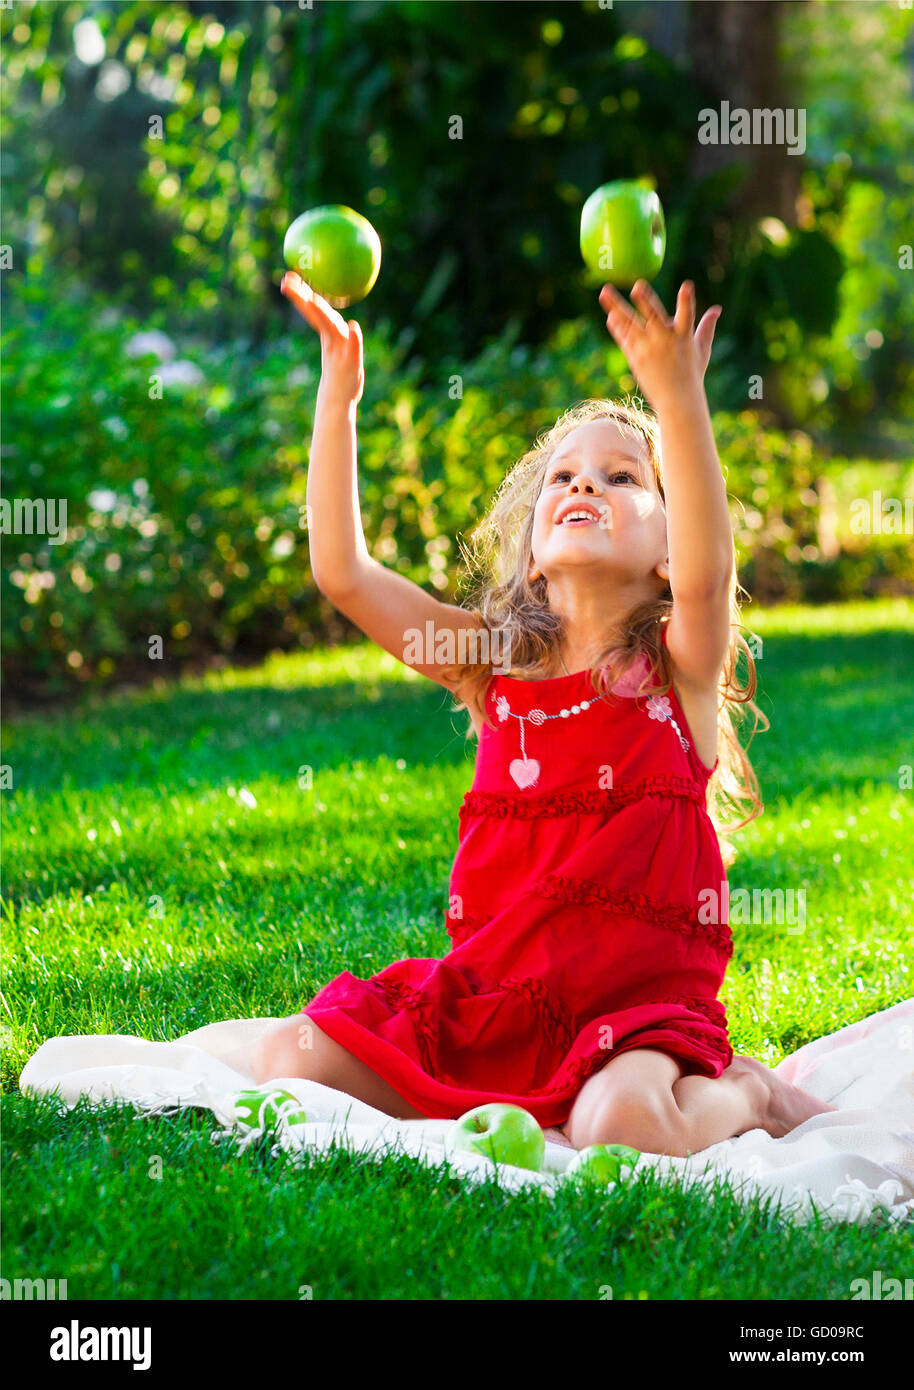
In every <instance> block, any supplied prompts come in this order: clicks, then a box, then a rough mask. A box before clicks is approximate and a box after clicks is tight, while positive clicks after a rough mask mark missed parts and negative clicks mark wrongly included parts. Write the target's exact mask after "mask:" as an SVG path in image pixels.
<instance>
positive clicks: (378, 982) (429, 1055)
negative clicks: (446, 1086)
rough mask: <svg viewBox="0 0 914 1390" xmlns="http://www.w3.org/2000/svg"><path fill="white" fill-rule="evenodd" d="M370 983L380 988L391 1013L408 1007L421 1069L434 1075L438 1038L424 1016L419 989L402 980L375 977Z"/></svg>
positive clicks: (435, 1072)
mask: <svg viewBox="0 0 914 1390" xmlns="http://www.w3.org/2000/svg"><path fill="white" fill-rule="evenodd" d="M372 984H373V985H374V986H375V988H376V989H378V990H380V992H381V994H382V995H383V997H384V1002H385V1003H386V1005H387V1007H388V1008H389V1009H390V1011H391V1013H399V1011H400V1010H401V1009H408V1010H409V1011H410V1012H411V1013H412V1015H413V1019H412V1025H413V1031H414V1033H415V1035H416V1044H417V1046H418V1049H419V1057H420V1059H421V1062H422V1069H423V1071H425V1072H427V1074H428V1075H429V1076H435V1075H436V1074H437V1065H436V1062H435V1051H436V1048H437V1042H438V1039H437V1033H436V1031H435V1029H434V1028H433V1027H432V1026H431V1025H430V1024H429V1022H428V1020H427V1019H426V1018H425V1017H424V1014H423V1005H424V1001H423V999H422V994H421V991H420V990H417V989H415V988H414V987H413V986H412V985H407V984H404V983H403V981H402V980H382V979H378V978H377V977H375V979H374V980H372Z"/></svg>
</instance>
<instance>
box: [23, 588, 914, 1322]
mask: <svg viewBox="0 0 914 1390" xmlns="http://www.w3.org/2000/svg"><path fill="white" fill-rule="evenodd" d="M745 621H746V622H747V624H748V626H749V627H750V628H751V629H752V630H753V631H754V632H756V633H757V634H759V635H760V636H761V637H762V638H763V640H764V653H763V656H762V658H761V659H760V660H759V662H758V675H759V684H760V695H759V702H760V704H761V705H762V707H763V708H764V709H765V711H766V713H767V714H768V716H769V718H770V719H771V721H772V729H771V731H770V732H768V733H764V734H759V735H757V736H756V739H755V741H754V743H753V745H752V749H751V756H752V759H753V763H754V765H755V767H756V770H757V773H758V776H759V780H760V784H761V789H762V795H763V799H764V801H765V803H766V809H765V813H764V815H763V816H762V817H761V818H760V819H759V820H758V821H756V822H754V823H753V824H752V825H751V826H750V827H748V828H747V829H746V830H744V831H742V832H739V834H738V837H737V844H738V848H739V851H740V852H739V858H738V859H737V862H736V864H735V865H734V866H733V869H732V870H731V872H730V875H729V878H730V884H731V891H732V892H735V891H736V890H737V889H738V888H740V887H748V888H750V889H751V888H754V887H757V888H762V889H771V888H779V887H780V888H784V889H791V888H792V889H794V890H799V889H805V890H806V922H805V927H804V929H803V930H802V931H797V930H796V928H795V927H793V928H792V927H790V926H789V925H787V924H784V925H776V924H769V925H764V924H756V925H745V926H736V925H735V926H734V937H735V941H736V950H735V954H734V957H733V960H732V962H731V966H730V970H729V972H728V975H727V979H726V981H725V985H724V990H723V998H724V1002H725V1003H726V1005H727V1009H728V1015H729V1019H730V1029H731V1038H732V1042H733V1046H734V1048H735V1050H736V1051H737V1052H748V1053H752V1054H754V1055H756V1056H759V1057H762V1058H764V1059H765V1060H766V1061H768V1062H769V1063H771V1064H774V1063H776V1062H777V1061H779V1060H780V1059H781V1058H782V1057H783V1056H785V1055H786V1054H787V1053H789V1052H792V1051H793V1050H795V1049H796V1048H797V1047H799V1046H801V1045H802V1044H803V1043H804V1042H807V1041H809V1040H810V1039H812V1038H816V1037H819V1036H820V1035H821V1034H823V1033H828V1032H832V1031H833V1030H834V1029H836V1028H838V1027H841V1026H842V1025H844V1024H847V1023H852V1022H854V1021H855V1020H857V1019H859V1018H863V1017H865V1016H866V1015H867V1014H870V1013H873V1012H875V1011H876V1010H878V1009H883V1008H886V1007H888V1006H889V1005H891V1004H894V1003H897V1002H899V1001H900V1000H902V999H905V998H908V997H909V996H910V994H911V992H912V991H911V973H910V967H909V964H908V961H909V960H910V955H911V952H910V940H911V912H910V902H911V897H912V887H914V884H912V875H911V860H910V852H909V844H910V832H911V798H912V797H914V792H912V791H909V790H902V789H901V787H900V774H899V769H900V768H901V767H903V766H905V765H910V764H911V763H912V762H914V733H912V730H914V709H912V702H911V696H910V685H911V680H910V676H911V671H912V669H914V608H912V605H911V604H910V603H907V602H905V601H900V600H899V601H885V602H879V603H871V604H866V605H848V606H845V607H837V608H833V607H831V608H824V607H823V608H816V609H778V610H772V611H771V612H767V613H756V612H754V611H753V609H752V608H751V607H750V608H748V609H747V610H746V614H745ZM449 706H450V701H449V698H448V697H447V696H446V695H445V694H444V692H442V691H440V690H439V689H438V688H437V687H435V686H433V685H431V684H430V683H429V682H427V681H425V680H423V679H422V678H421V677H418V676H416V675H414V673H412V672H410V671H407V670H406V668H404V667H403V666H401V665H400V664H399V663H398V662H396V661H395V660H394V659H393V658H392V657H389V656H387V655H386V654H385V653H382V652H380V651H379V650H378V649H377V648H376V647H373V646H370V645H367V644H366V645H364V646H362V647H359V648H348V649H344V650H339V649H338V650H335V651H322V652H317V653H312V654H309V655H307V656H305V655H302V656H289V657H286V656H283V657H275V658H273V659H271V660H269V661H268V662H266V663H264V664H263V665H261V666H258V667H256V668H246V669H227V670H224V671H221V672H217V673H212V674H210V675H207V676H206V677H203V678H197V679H185V680H184V681H182V682H179V683H177V684H168V683H165V682H159V683H158V684H157V685H156V686H154V687H150V688H147V689H145V690H142V691H138V692H128V693H123V694H121V695H117V696H114V697H108V698H105V699H100V700H91V699H90V700H87V701H86V702H85V703H84V704H83V705H82V706H81V707H79V708H71V709H69V710H63V711H59V712H57V713H54V714H48V713H44V714H42V715H34V716H28V717H23V718H22V719H20V720H19V721H17V722H16V723H15V724H13V725H11V726H9V727H8V728H7V730H6V746H5V750H4V755H3V762H4V763H7V764H9V765H10V766H11V767H12V769H13V777H14V787H13V789H12V791H7V792H5V793H4V798H3V800H4V808H3V809H4V847H5V865H6V886H5V914H6V927H5V931H4V940H3V945H4V967H5V968H4V974H5V993H4V997H5V1002H6V1009H5V1014H4V1016H5V1019H6V1021H7V1024H8V1025H9V1026H8V1028H7V1029H6V1030H5V1037H4V1049H3V1054H2V1081H3V1089H4V1092H5V1099H4V1103H3V1118H4V1125H3V1150H4V1160H5V1175H6V1190H5V1196H6V1202H5V1250H4V1254H5V1259H4V1268H3V1273H4V1277H6V1278H15V1277H17V1276H18V1277H24V1276H28V1275H32V1276H36V1275H40V1274H45V1275H47V1276H48V1277H58V1278H63V1277H66V1278H68V1280H69V1290H68V1291H69V1296H70V1297H71V1298H90V1299H104V1298H131V1297H139V1298H240V1299H246V1298H282V1299H289V1298H292V1299H295V1298H298V1297H299V1296H300V1294H299V1288H300V1286H301V1285H303V1284H308V1285H310V1286H311V1287H312V1289H313V1296H314V1297H315V1298H324V1299H326V1298H384V1299H398V1298H411V1299H415V1298H459V1299H466V1298H473V1299H475V1298H487V1299H488V1298H495V1299H519V1298H521V1299H522V1298H557V1299H567V1298H599V1297H601V1293H600V1290H601V1287H603V1286H605V1285H609V1286H611V1288H612V1290H613V1297H614V1298H616V1299H619V1298H626V1297H631V1298H636V1299H637V1298H642V1297H649V1298H652V1299H663V1298H676V1299H687V1298H703V1299H715V1298H725V1299H758V1298H770V1299H794V1298H799V1299H804V1298H826V1299H827V1298H831V1299H845V1298H847V1297H849V1292H850V1282H851V1280H852V1279H854V1278H858V1277H861V1276H862V1277H869V1274H870V1272H871V1271H872V1270H873V1269H876V1268H880V1269H882V1270H883V1271H884V1272H886V1273H887V1274H888V1273H892V1272H895V1273H898V1272H900V1271H901V1270H902V1269H903V1268H904V1266H905V1258H907V1251H908V1250H909V1244H910V1230H907V1231H901V1230H892V1229H890V1228H888V1227H884V1226H883V1225H882V1224H878V1225H873V1226H870V1227H867V1228H863V1229H861V1228H857V1227H854V1226H836V1227H832V1228H829V1227H828V1226H823V1227H820V1226H818V1225H816V1224H813V1225H811V1226H806V1227H797V1226H791V1225H789V1224H785V1223H783V1222H782V1221H779V1220H778V1219H777V1213H776V1211H775V1210H774V1209H773V1207H772V1205H771V1204H770V1203H769V1204H765V1203H759V1202H755V1203H753V1204H751V1205H750V1206H748V1207H746V1206H742V1205H740V1204H738V1203H737V1202H736V1201H735V1200H734V1199H733V1198H732V1196H730V1195H729V1194H728V1193H727V1192H726V1191H725V1190H721V1192H720V1193H719V1195H718V1196H717V1197H716V1198H715V1199H713V1200H711V1199H709V1198H708V1197H707V1196H706V1195H705V1194H703V1193H700V1192H697V1191H692V1192H689V1191H686V1190H682V1189H681V1188H679V1187H678V1186H677V1185H676V1184H669V1183H668V1184H663V1183H661V1182H660V1181H659V1180H657V1179H656V1178H654V1177H653V1176H652V1175H651V1174H646V1175H644V1176H642V1177H639V1179H638V1180H637V1181H636V1182H635V1183H634V1184H633V1185H632V1186H631V1188H629V1189H627V1190H625V1191H621V1192H617V1193H616V1194H615V1195H614V1197H613V1199H612V1200H611V1201H609V1202H606V1201H605V1199H601V1198H600V1197H599V1196H598V1195H596V1194H591V1195H581V1194H579V1193H574V1192H570V1191H566V1192H562V1193H560V1194H559V1195H558V1197H557V1198H556V1199H555V1200H554V1201H552V1200H550V1199H549V1198H547V1197H545V1196H544V1195H543V1194H542V1193H539V1192H531V1193H525V1194H523V1195H521V1196H511V1195H506V1194H504V1193H503V1192H501V1191H500V1190H499V1189H498V1187H497V1185H496V1184H495V1183H488V1184H486V1185H484V1186H483V1187H480V1188H469V1187H466V1186H465V1185H464V1184H462V1183H460V1182H459V1181H457V1180H455V1179H448V1178H446V1177H444V1176H443V1175H442V1174H441V1173H440V1172H435V1171H434V1170H431V1169H426V1168H424V1167H423V1166H422V1165H421V1164H419V1163H418V1162H417V1161H416V1160H414V1159H411V1158H409V1157H408V1156H406V1155H403V1156H398V1157H395V1158H391V1159H389V1160H388V1161H387V1162H386V1163H385V1164H384V1165H383V1166H379V1165H377V1164H376V1163H375V1162H374V1161H372V1160H370V1159H367V1158H364V1157H360V1156H358V1155H353V1154H349V1153H346V1152H342V1151H340V1152H336V1153H334V1154H332V1155H330V1156H329V1157H316V1156H314V1155H307V1156H306V1158H305V1161H304V1163H303V1165H302V1166H300V1167H296V1166H294V1165H293V1164H291V1163H290V1162H289V1161H288V1160H284V1159H271V1158H270V1157H269V1154H268V1150H267V1149H266V1148H264V1147H261V1148H254V1149H252V1150H249V1151H247V1152H246V1153H244V1154H242V1155H239V1154H238V1153H237V1152H236V1151H235V1149H234V1147H233V1146H232V1145H231V1144H230V1143H226V1145H225V1146H224V1147H221V1146H218V1145H213V1144H212V1143H211V1142H210V1140H209V1133H210V1130H211V1129H212V1128H213V1118H212V1116H211V1115H210V1114H209V1113H208V1112H195V1111H185V1112H183V1113H182V1114H180V1115H178V1116H172V1117H153V1118H144V1119H142V1120H137V1119H134V1118H133V1116H132V1112H131V1111H130V1110H129V1109H126V1110H124V1109H122V1108H108V1109H106V1110H103V1111H101V1112H99V1111H96V1112H94V1113H93V1112H92V1111H91V1110H90V1109H88V1108H87V1107H85V1106H83V1105H81V1106H80V1107H79V1108H78V1109H77V1110H76V1111H75V1112H73V1113H72V1114H70V1115H68V1116H60V1115H58V1114H57V1113H56V1111H55V1108H54V1105H53V1103H50V1102H49V1101H48V1100H47V1099H38V1100H35V1099H29V1098H26V1097H23V1096H21V1095H20V1094H19V1093H18V1090H17V1089H16V1083H17V1078H18V1075H19V1072H20V1071H21V1069H22V1066H23V1065H24V1063H25V1061H26V1059H27V1058H28V1057H29V1055H30V1054H31V1053H32V1052H33V1051H34V1050H35V1048H36V1047H37V1046H38V1045H39V1044H40V1043H41V1042H42V1041H43V1040H44V1039H45V1038H47V1037H51V1036H53V1035H55V1034H61V1033H99V1032H106V1033H112V1032H124V1033H136V1034H141V1035H143V1036H145V1037H148V1038H170V1037H175V1036H177V1035H178V1034H180V1033H185V1032H188V1031H190V1030H191V1029H194V1028H197V1027H200V1026H201V1025H202V1024H204V1023H208V1022H211V1021H212V1020H215V1019H221V1018H232V1017H250V1016H255V1015H277V1016H278V1015H283V1014H287V1013H291V1012H292V1011H293V1010H295V1009H298V1008H300V1007H301V1006H302V1005H303V1004H304V1003H306V1002H307V1001H308V1000H309V999H310V998H311V997H312V996H313V995H314V994H315V993H316V991H317V990H318V989H319V988H320V986H321V985H322V984H324V983H325V982H326V981H327V980H328V979H330V978H331V977H332V976H333V975H335V974H337V973H338V972H339V971H341V970H344V969H348V970H352V971H353V972H354V973H356V974H359V975H368V974H371V973H373V972H375V971H377V970H379V969H381V968H382V967H383V966H384V965H386V964H388V963H390V962H391V961H394V960H398V959H401V958H402V957H404V956H407V955H413V956H419V955H422V956H440V955H443V954H444V953H445V952H446V951H447V950H448V945H449V943H448V939H447V935H446V932H445V930H444V910H445V907H446V905H447V893H446V890H447V881H448V874H449V870H450V865H451V862H452V859H453V855H454V852H455V849H456V843H457V810H458V807H459V804H460V799H461V796H462V795H463V793H464V791H466V790H467V788H468V787H469V785H470V781H471V779H472V771H473V749H474V744H473V742H472V741H471V740H467V739H465V738H464V737H463V725H464V720H463V717H462V716H456V715H454V714H452V713H451V712H450V708H449ZM302 767H310V768H311V769H312V770H313V785H312V787H311V789H310V790H309V789H303V788H302V787H300V786H299V782H298V779H299V771H300V769H301V768H302ZM242 788H247V789H248V790H249V791H251V792H252V793H253V795H254V797H255V798H256V801H257V805H256V807H253V808H252V807H249V806H246V805H245V804H244V803H243V802H242V801H241V800H240V799H239V797H238V795H237V793H238V791H240V790H241V789H242ZM156 1155H158V1156H160V1158H161V1177H155V1176H152V1177H150V1176H149V1174H150V1171H151V1166H150V1165H151V1163H152V1160H153V1158H154V1157H155V1156H156ZM153 1171H154V1170H153ZM903 1255H904V1258H903Z"/></svg>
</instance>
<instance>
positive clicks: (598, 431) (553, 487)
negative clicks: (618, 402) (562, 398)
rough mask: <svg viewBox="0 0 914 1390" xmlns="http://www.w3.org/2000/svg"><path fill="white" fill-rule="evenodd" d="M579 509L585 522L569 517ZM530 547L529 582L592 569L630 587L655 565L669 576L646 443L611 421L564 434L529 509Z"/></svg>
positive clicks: (660, 504)
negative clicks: (625, 432)
mask: <svg viewBox="0 0 914 1390" xmlns="http://www.w3.org/2000/svg"><path fill="white" fill-rule="evenodd" d="M579 511H586V512H587V513H588V516H589V520H577V521H576V520H571V519H570V518H572V517H573V516H574V515H575V513H577V512H579ZM566 518H569V519H567V520H566ZM532 550H533V563H532V564H530V565H529V569H528V573H529V575H530V577H531V579H533V578H536V576H537V574H544V575H545V576H546V578H547V579H549V580H555V579H556V578H558V577H559V575H560V574H562V573H564V574H568V573H569V572H570V571H574V570H576V569H580V568H581V567H589V568H591V569H592V568H593V567H595V566H596V567H599V568H601V569H605V571H606V574H607V577H612V578H614V579H616V580H619V581H623V582H626V583H628V584H631V583H632V582H635V581H637V580H639V579H645V578H647V577H648V576H650V575H651V574H652V573H654V572H655V571H657V567H658V566H659V571H657V573H659V577H660V578H662V579H667V578H668V576H669V569H668V565H667V541H666V512H665V511H664V507H663V499H662V498H661V496H660V493H659V492H658V490H657V483H656V479H655V477H654V469H653V466H652V464H651V461H650V456H649V454H648V448H647V443H646V441H645V440H643V439H641V438H640V437H633V436H632V435H627V434H623V433H622V431H621V430H620V429H619V427H618V425H616V424H615V423H614V422H613V421H612V420H589V421H588V422H587V423H586V424H584V425H579V426H578V427H577V428H576V429H574V430H572V431H571V433H570V434H567V435H566V436H565V438H564V439H563V440H562V442H561V443H560V444H559V446H558V448H557V449H556V452H555V454H554V455H553V457H552V459H551V460H550V462H549V466H548V468H547V469H546V474H545V476H544V478H543V484H542V489H541V491H540V495H539V497H538V499H537V502H536V505H535V507H534V512H533V536H532Z"/></svg>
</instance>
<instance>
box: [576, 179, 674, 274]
mask: <svg viewBox="0 0 914 1390" xmlns="http://www.w3.org/2000/svg"><path fill="white" fill-rule="evenodd" d="M665 253H666V224H665V222H664V218H663V208H662V207H661V205H660V199H659V198H658V197H657V194H656V193H655V191H654V189H653V188H651V187H650V186H649V185H648V183H647V181H643V180H638V179H618V180H616V182H614V183H604V184H602V185H601V186H600V187H599V188H597V189H595V190H594V192H593V193H591V195H590V197H589V198H588V199H587V202H586V203H585V204H584V206H583V208H582V209H581V255H582V256H583V257H584V260H585V262H586V264H587V266H588V267H589V269H590V270H592V271H593V272H594V275H595V276H599V278H600V280H601V282H602V283H605V282H606V281H607V280H608V281H609V283H610V284H611V285H621V286H627V287H631V286H632V285H633V284H634V283H635V281H636V280H653V278H654V276H655V275H656V274H657V272H658V270H659V269H660V267H661V266H662V265H663V257H664V255H665Z"/></svg>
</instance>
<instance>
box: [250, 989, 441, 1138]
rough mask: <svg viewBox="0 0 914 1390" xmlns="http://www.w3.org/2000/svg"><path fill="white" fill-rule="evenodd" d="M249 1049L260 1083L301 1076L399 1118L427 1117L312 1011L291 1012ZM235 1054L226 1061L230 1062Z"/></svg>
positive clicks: (251, 1067)
mask: <svg viewBox="0 0 914 1390" xmlns="http://www.w3.org/2000/svg"><path fill="white" fill-rule="evenodd" d="M244 1051H246V1053H247V1059H248V1060H247V1066H246V1070H247V1071H248V1073H249V1074H250V1075H252V1076H253V1078H254V1081H255V1082H256V1083H257V1084H258V1085H261V1084H262V1083H263V1082H265V1081H271V1080H273V1079H274V1077H276V1078H278V1077H283V1076H300V1077H303V1078H305V1079H306V1080H308V1081H318V1082H320V1084H321V1085H322V1086H331V1087H333V1089H334V1090H336V1091H345V1092H346V1094H347V1095H350V1096H355V1098H356V1099H357V1100H363V1101H365V1103H366V1104H367V1105H373V1106H374V1107H375V1109H376V1110H383V1111H384V1113H385V1114H387V1115H393V1116H394V1117H395V1118H396V1119H398V1120H421V1119H425V1118H426V1117H425V1116H424V1115H423V1113H422V1111H421V1110H417V1109H416V1108H415V1106H412V1105H410V1104H409V1102H408V1101H405V1100H404V1099H403V1097H402V1096H401V1095H399V1094H398V1093H397V1092H396V1091H395V1090H394V1088H393V1087H392V1086H391V1085H389V1083H388V1082H386V1081H385V1080H384V1079H383V1078H382V1077H380V1076H378V1074H377V1073H376V1072H373V1071H372V1070H371V1068H370V1067H369V1066H367V1065H366V1063H365V1062H362V1061H360V1060H359V1058H358V1057H354V1056H353V1055H352V1053H351V1052H349V1051H347V1049H346V1048H345V1047H342V1046H341V1045H340V1044H339V1043H338V1042H335V1041H334V1040H333V1038H331V1037H328V1035H327V1034H326V1033H325V1032H324V1030H323V1029H322V1028H319V1027H318V1025H317V1024H316V1023H313V1022H312V1021H311V1019H310V1018H308V1016H307V1014H303V1013H298V1014H292V1015H291V1016H290V1017H289V1018H284V1019H282V1020H281V1021H280V1022H279V1023H277V1024H273V1025H272V1027H270V1028H268V1029H267V1031H266V1032H265V1033H264V1034H263V1036H262V1037H261V1038H260V1039H259V1040H258V1042H257V1044H256V1045H255V1047H254V1048H253V1049H245V1050H244ZM230 1057H231V1054H230ZM230 1057H229V1058H225V1059H223V1060H226V1061H228V1063H229V1065H231V1060H230Z"/></svg>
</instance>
